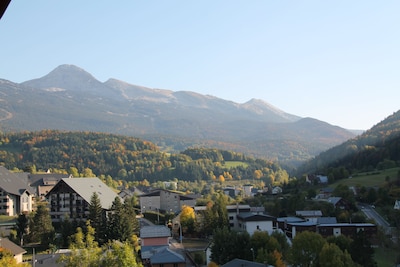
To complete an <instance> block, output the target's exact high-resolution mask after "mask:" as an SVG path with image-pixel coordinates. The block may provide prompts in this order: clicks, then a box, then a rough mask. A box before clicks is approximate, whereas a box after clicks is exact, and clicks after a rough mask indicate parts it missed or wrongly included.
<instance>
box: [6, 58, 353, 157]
mask: <svg viewBox="0 0 400 267" xmlns="http://www.w3.org/2000/svg"><path fill="white" fill-rule="evenodd" d="M0 103H1V106H0V129H1V130H2V131H4V132H11V131H25V130H26V131H36V130H42V129H58V130H68V131H94V132H106V133H114V134H121V135H129V136H135V137H140V138H143V139H146V140H149V141H152V142H154V143H155V144H156V145H158V146H159V147H160V148H161V149H164V150H166V151H171V152H172V151H174V152H176V151H182V150H183V149H185V148H187V147H215V148H221V149H230V150H234V151H239V152H243V153H246V154H249V155H253V156H257V157H262V158H270V159H277V160H279V161H281V162H286V163H287V164H298V163H300V162H302V161H304V160H307V159H309V158H311V157H313V156H315V155H317V154H318V153H320V152H322V151H325V150H326V149H328V148H331V147H333V146H335V145H338V144H341V143H343V142H344V141H346V140H348V139H350V138H353V137H354V136H355V134H354V133H353V132H351V131H349V130H346V129H343V128H340V127H337V126H333V125H330V124H328V123H326V122H323V121H319V120H316V119H313V118H301V117H300V116H296V115H293V114H288V113H286V112H284V111H282V110H280V109H279V108H276V107H274V106H272V105H270V104H268V103H267V102H265V101H263V100H259V99H251V100H250V101H248V102H246V103H244V104H238V103H235V102H232V101H227V100H224V99H221V98H217V97H214V96H210V95H201V94H198V93H195V92H190V91H172V90H164V89H153V88H147V87H143V86H138V85H133V84H129V83H126V82H124V81H120V80H116V79H109V80H107V81H106V82H100V81H98V80H97V79H96V78H94V77H93V76H92V75H91V74H90V73H88V72H86V71H85V70H83V69H81V68H79V67H77V66H74V65H61V66H59V67H57V68H55V69H54V70H53V71H51V72H50V73H48V74H47V75H45V76H43V77H41V78H38V79H33V80H29V81H25V82H23V83H14V82H12V81H9V80H7V79H0Z"/></svg>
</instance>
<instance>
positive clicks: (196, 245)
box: [182, 238, 209, 249]
mask: <svg viewBox="0 0 400 267" xmlns="http://www.w3.org/2000/svg"><path fill="white" fill-rule="evenodd" d="M208 243H209V241H208V240H207V239H202V238H183V240H182V244H183V246H184V247H185V249H205V248H206V247H207V246H208Z"/></svg>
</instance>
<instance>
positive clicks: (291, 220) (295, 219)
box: [276, 217, 305, 223]
mask: <svg viewBox="0 0 400 267" xmlns="http://www.w3.org/2000/svg"><path fill="white" fill-rule="evenodd" d="M276 220H277V221H278V222H286V223H294V222H305V220H304V219H303V218H299V217H280V218H277V219H276Z"/></svg>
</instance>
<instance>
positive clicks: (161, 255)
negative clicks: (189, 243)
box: [150, 247, 185, 264]
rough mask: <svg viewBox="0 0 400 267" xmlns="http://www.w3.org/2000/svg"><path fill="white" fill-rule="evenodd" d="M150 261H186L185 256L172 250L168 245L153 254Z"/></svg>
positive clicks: (157, 262)
mask: <svg viewBox="0 0 400 267" xmlns="http://www.w3.org/2000/svg"><path fill="white" fill-rule="evenodd" d="M150 262H151V264H167V263H182V262H185V258H184V257H183V256H182V255H180V254H178V253H176V252H174V251H172V250H170V249H169V248H168V247H165V248H163V249H161V250H159V251H157V253H155V254H154V255H153V256H151V257H150Z"/></svg>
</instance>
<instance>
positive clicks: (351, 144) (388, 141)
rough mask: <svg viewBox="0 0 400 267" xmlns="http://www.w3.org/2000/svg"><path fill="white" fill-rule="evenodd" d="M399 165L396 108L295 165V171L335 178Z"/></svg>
mask: <svg viewBox="0 0 400 267" xmlns="http://www.w3.org/2000/svg"><path fill="white" fill-rule="evenodd" d="M399 165H400V111H398V112H396V113H394V114H393V115H391V116H389V117H388V118H386V119H385V120H383V121H381V122H380V123H378V124H377V125H375V126H374V127H372V128H371V129H370V130H368V131H366V132H365V133H363V134H362V135H360V136H358V137H356V138H353V139H351V140H349V141H347V142H345V143H343V144H342V145H339V146H336V147H333V148H331V149H329V150H327V151H325V152H323V153H321V154H320V155H318V156H317V157H315V158H314V159H312V160H310V161H309V162H308V163H306V164H305V165H303V166H302V167H300V168H299V169H298V173H299V174H300V173H324V174H326V175H331V176H333V177H332V178H333V179H335V180H337V179H341V178H347V177H348V176H349V175H351V174H352V173H355V172H364V171H372V170H376V169H386V168H391V167H395V166H399Z"/></svg>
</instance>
